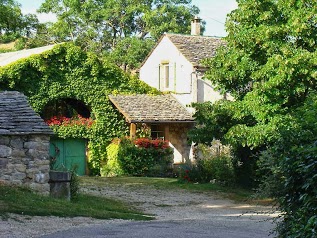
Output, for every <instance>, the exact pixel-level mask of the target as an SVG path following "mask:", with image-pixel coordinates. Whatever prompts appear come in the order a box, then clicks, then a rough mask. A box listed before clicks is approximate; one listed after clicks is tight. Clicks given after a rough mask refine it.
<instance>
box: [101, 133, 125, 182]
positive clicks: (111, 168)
mask: <svg viewBox="0 0 317 238" xmlns="http://www.w3.org/2000/svg"><path fill="white" fill-rule="evenodd" d="M119 148H120V140H119V139H114V140H113V141H112V142H111V144H109V145H108V146H107V159H106V161H105V162H104V163H102V167H101V169H100V174H101V176H105V177H113V176H120V175H123V174H124V171H123V170H122V168H121V166H120V163H119V160H118V153H119Z"/></svg>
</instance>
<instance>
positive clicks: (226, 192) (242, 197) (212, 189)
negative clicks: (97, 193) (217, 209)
mask: <svg viewBox="0 0 317 238" xmlns="http://www.w3.org/2000/svg"><path fill="white" fill-rule="evenodd" d="M80 180H81V184H82V185H83V186H97V187H102V186H121V185H122V186H130V187H142V186H143V187H146V186H151V187H154V188H157V189H171V190H175V189H182V190H187V191H190V192H201V193H212V194H213V195H217V196H220V197H223V198H228V199H231V200H233V201H236V202H248V203H254V204H255V203H256V204H262V205H269V204H270V203H271V202H272V201H271V200H270V199H261V198H257V199H254V194H255V193H254V191H252V190H247V189H242V188H238V187H234V188H232V187H225V186H222V185H220V184H213V183H204V184H194V183H187V182H181V181H179V180H178V179H176V178H152V177H110V178H105V177H81V178H80Z"/></svg>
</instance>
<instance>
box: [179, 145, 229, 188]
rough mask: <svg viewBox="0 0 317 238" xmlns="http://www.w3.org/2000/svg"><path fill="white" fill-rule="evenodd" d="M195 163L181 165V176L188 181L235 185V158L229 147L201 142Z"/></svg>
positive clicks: (197, 149)
mask: <svg viewBox="0 0 317 238" xmlns="http://www.w3.org/2000/svg"><path fill="white" fill-rule="evenodd" d="M196 156H198V157H197V158H196V160H195V161H194V163H193V164H188V165H186V166H183V167H181V171H180V175H179V178H180V179H181V180H184V181H188V182H194V183H196V182H198V183H209V182H214V183H219V184H223V185H227V186H228V185H234V183H235V175H234V167H233V159H232V156H231V155H230V150H229V148H226V147H224V146H219V145H213V146H211V147H210V146H206V145H204V144H199V145H198V146H197V148H196Z"/></svg>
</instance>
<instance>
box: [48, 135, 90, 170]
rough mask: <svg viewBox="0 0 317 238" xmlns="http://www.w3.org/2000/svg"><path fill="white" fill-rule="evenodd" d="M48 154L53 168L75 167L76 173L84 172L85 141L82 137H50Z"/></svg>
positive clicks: (70, 168)
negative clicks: (52, 160)
mask: <svg viewBox="0 0 317 238" xmlns="http://www.w3.org/2000/svg"><path fill="white" fill-rule="evenodd" d="M50 156H51V157H52V158H54V161H55V162H54V164H53V169H55V170H60V169H65V168H66V169H67V170H72V169H76V173H77V174H78V175H85V174H86V141H85V140H84V139H51V141H50Z"/></svg>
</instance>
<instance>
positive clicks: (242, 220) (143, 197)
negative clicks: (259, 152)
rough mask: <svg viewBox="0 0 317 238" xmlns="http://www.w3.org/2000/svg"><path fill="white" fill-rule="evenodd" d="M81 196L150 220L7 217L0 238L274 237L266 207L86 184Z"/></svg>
mask: <svg viewBox="0 0 317 238" xmlns="http://www.w3.org/2000/svg"><path fill="white" fill-rule="evenodd" d="M82 192H85V193H90V194H95V195H100V196H106V197H111V198H116V199H120V200H123V201H125V202H128V203H129V204H131V205H132V206H134V207H137V208H139V209H141V210H143V211H144V212H146V213H147V214H152V215H153V216H155V218H156V220H155V221H150V222H135V221H124V220H98V219H92V218H83V217H77V218H58V217H30V216H22V215H14V214H12V215H10V217H9V219H8V220H6V221H0V237H1V238H2V237H3V238H11V237H12V238H22V237H23V238H24V237H43V238H44V237H45V238H59V237H68V238H71V237H76V238H77V237H113V238H116V237H130V238H134V237H135V238H136V237H151V238H156V237H182V238H184V237H185V238H186V237H193V238H195V237H197V238H200V237H215V238H216V237H219V238H220V237H225V238H226V237H235V238H239V237H241V238H248V237H250V238H262V237H274V235H273V234H270V231H271V230H272V229H273V228H274V225H273V224H272V219H273V218H274V217H276V216H277V215H278V214H277V213H274V212H272V208H271V207H266V206H256V205H250V204H238V203H234V202H232V201H230V200H227V199H223V198H220V197H219V196H217V195H215V194H213V193H206V192H204V193H194V192H188V191H185V190H161V189H158V188H154V187H151V186H140V187H138V186H129V185H113V184H111V185H103V186H95V185H90V186H89V185H86V186H85V187H83V188H82Z"/></svg>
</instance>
